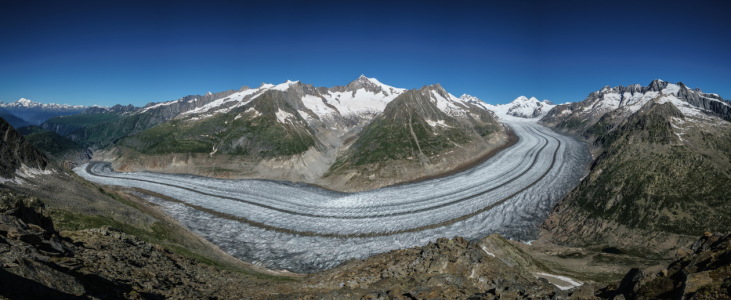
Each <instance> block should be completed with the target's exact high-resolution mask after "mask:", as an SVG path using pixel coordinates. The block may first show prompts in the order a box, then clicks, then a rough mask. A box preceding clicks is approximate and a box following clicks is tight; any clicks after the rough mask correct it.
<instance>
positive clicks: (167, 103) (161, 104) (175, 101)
mask: <svg viewBox="0 0 731 300" xmlns="http://www.w3.org/2000/svg"><path fill="white" fill-rule="evenodd" d="M194 100H198V99H194ZM178 102H180V99H178V100H173V101H168V102H162V103H157V104H155V105H152V106H148V107H145V108H143V109H142V110H141V111H140V113H144V112H147V111H149V110H151V109H155V108H158V107H163V106H168V105H171V104H175V103H178Z"/></svg>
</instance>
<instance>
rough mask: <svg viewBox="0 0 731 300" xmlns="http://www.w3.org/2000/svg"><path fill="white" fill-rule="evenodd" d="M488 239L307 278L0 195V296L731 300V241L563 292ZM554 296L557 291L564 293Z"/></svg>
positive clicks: (533, 265) (401, 253) (718, 239)
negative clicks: (205, 257)
mask: <svg viewBox="0 0 731 300" xmlns="http://www.w3.org/2000/svg"><path fill="white" fill-rule="evenodd" d="M508 243H509V242H508V241H506V240H504V239H503V238H501V237H499V236H497V235H492V236H489V237H487V238H485V239H482V240H479V241H467V240H465V239H463V238H459V237H457V238H454V239H439V240H438V241H436V242H435V243H430V244H428V245H426V246H423V247H417V248H411V249H403V250H396V251H391V252H389V253H385V254H381V255H377V256H374V257H371V258H369V259H366V260H357V261H351V262H348V263H346V264H344V265H342V266H340V267H337V268H335V269H332V270H328V271H325V272H320V273H317V274H312V275H309V276H307V277H301V276H286V277H282V276H270V275H261V274H253V273H243V272H241V271H231V270H227V268H226V267H225V266H220V265H219V266H214V265H209V264H205V263H201V262H199V261H196V260H194V259H192V258H189V257H185V256H182V255H180V254H178V253H174V252H171V251H169V250H168V249H166V248H164V247H162V246H159V245H155V244H150V243H147V242H144V241H142V240H140V239H138V238H137V237H135V236H132V235H129V234H126V233H124V232H121V231H120V230H117V229H114V228H110V227H102V228H95V229H87V230H78V231H64V232H58V231H57V230H56V229H55V228H54V224H53V220H52V219H51V217H49V214H48V213H47V212H46V209H45V207H44V205H43V203H42V202H41V201H40V200H39V199H37V198H34V197H29V196H25V195H23V194H19V193H17V192H12V191H8V190H2V191H0V265H1V266H2V269H0V297H4V298H9V299H39V298H53V299H64V298H75V299H78V298H90V299H95V298H102V299H114V298H124V299H160V298H178V299H180V298H187V299H201V298H203V299H205V298H224V299H230V298H244V299H264V298H285V299H320V298H330V299H445V298H453V299H593V298H608V299H612V298H616V297H620V298H621V297H624V298H626V299H656V298H668V299H675V298H679V297H681V296H683V297H687V298H693V299H731V298H730V297H729V294H731V251H730V250H731V235H729V234H725V235H721V234H710V233H709V234H707V235H706V236H704V237H702V238H701V239H700V240H699V241H697V242H696V243H695V244H694V245H693V247H692V248H691V249H689V250H687V251H685V252H679V255H678V258H677V259H676V260H675V261H674V262H673V263H671V264H670V265H669V266H668V267H667V268H665V269H662V270H659V271H658V270H645V271H640V270H638V269H634V270H632V271H630V273H629V274H628V275H627V276H626V277H625V279H624V280H623V281H622V282H621V283H618V284H613V285H610V286H608V287H604V288H597V287H595V286H593V285H590V284H584V285H582V286H581V287H578V288H574V289H570V290H561V289H559V288H557V287H556V286H555V285H553V284H551V283H554V284H557V283H556V282H555V281H552V282H549V281H548V280H547V279H544V278H539V277H540V276H538V275H540V274H539V273H538V272H536V271H538V270H540V269H541V266H540V262H536V261H533V260H532V259H531V258H530V256H529V255H527V254H526V253H524V252H523V251H521V250H520V249H519V248H515V247H509V246H506V245H507V244H508ZM559 285H560V284H559Z"/></svg>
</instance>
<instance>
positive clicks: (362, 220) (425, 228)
mask: <svg viewBox="0 0 731 300" xmlns="http://www.w3.org/2000/svg"><path fill="white" fill-rule="evenodd" d="M509 125H510V126H511V127H512V128H513V131H514V132H515V133H516V134H517V135H518V136H519V140H518V142H517V143H516V144H515V145H514V146H512V147H510V148H508V149H506V150H504V151H501V152H500V153H498V154H497V155H495V156H493V157H492V158H490V159H489V160H487V161H486V162H484V163H482V164H480V165H478V166H476V167H474V168H472V169H470V170H467V171H464V172H460V173H457V174H454V175H450V176H446V177H442V178H436V179H431V180H427V181H422V182H417V183H411V184H407V185H399V186H393V187H386V188H381V189H377V190H372V191H366V192H361V193H352V194H348V193H337V192H331V191H327V190H323V189H319V188H315V187H312V186H307V185H301V184H292V183H285V182H276V181H266V180H224V179H214V178H205V177H197V176H190V175H173V174H157V173H151V172H130V173H117V172H114V171H112V170H111V168H110V167H109V164H106V163H91V164H89V165H88V166H86V165H84V166H81V167H79V168H77V169H75V170H76V172H77V173H78V174H79V175H81V176H83V177H84V178H87V179H88V180H91V181H94V182H97V183H100V184H109V185H120V186H127V187H138V188H142V189H145V190H150V191H153V192H156V193H160V194H163V195H166V196H169V197H172V198H174V199H177V200H179V201H181V202H182V203H177V202H170V201H166V200H163V199H159V198H154V197H150V196H144V195H143V196H144V197H146V198H147V199H149V200H150V201H152V202H155V203H157V204H159V205H161V206H162V207H163V208H164V209H165V211H166V212H167V213H169V214H170V215H172V216H173V217H175V218H176V219H178V220H179V221H180V222H181V223H182V224H185V225H186V226H187V227H189V228H190V229H191V230H193V231H194V232H196V233H198V234H200V235H201V236H203V237H205V238H207V239H209V240H210V241H212V242H213V243H215V244H217V245H218V246H219V247H221V248H222V249H223V250H224V251H227V252H229V253H230V254H232V255H234V256H236V257H239V258H241V259H243V260H245V261H249V262H254V263H260V264H262V265H265V266H267V267H270V268H275V269H288V270H291V271H297V272H310V271H314V270H320V269H324V268H330V267H333V266H336V265H338V264H340V263H342V262H344V261H346V260H349V259H353V258H363V257H367V256H369V255H373V254H376V253H382V252H386V251H389V250H393V249H399V248H406V247H414V246H419V245H423V244H425V243H427V242H429V241H433V240H435V239H437V238H439V237H453V236H463V237H466V238H471V239H476V238H481V237H484V236H486V235H488V234H490V233H495V232H497V233H501V234H503V235H505V236H507V237H509V238H516V239H521V240H530V239H534V238H535V234H536V228H537V225H538V224H539V223H540V222H541V221H542V220H543V219H544V218H545V217H546V216H547V214H548V213H549V212H550V209H551V208H552V206H553V205H554V204H555V202H556V201H557V200H558V199H560V198H561V197H562V196H563V195H564V194H565V193H566V192H567V191H568V190H569V189H571V188H573V187H574V186H575V185H576V184H577V183H578V181H579V179H580V178H581V177H582V176H583V175H584V174H585V172H586V170H585V165H586V163H587V162H588V159H589V156H588V154H587V153H586V150H585V147H583V146H582V145H581V144H580V143H579V142H577V141H575V140H573V139H571V138H569V137H566V136H563V135H560V134H557V133H555V132H553V131H552V130H550V129H548V128H546V127H543V126H541V125H539V124H536V123H535V122H515V121H510V122H509ZM197 208H201V209H202V210H201V209H197ZM210 212H216V214H219V215H220V214H224V215H225V217H220V216H216V215H214V214H212V213H210Z"/></svg>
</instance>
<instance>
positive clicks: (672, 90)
mask: <svg viewBox="0 0 731 300" xmlns="http://www.w3.org/2000/svg"><path fill="white" fill-rule="evenodd" d="M679 91H680V86H679V85H677V84H672V83H668V86H666V87H665V88H664V89H663V90H662V94H663V95H676V96H677V95H678V92H679Z"/></svg>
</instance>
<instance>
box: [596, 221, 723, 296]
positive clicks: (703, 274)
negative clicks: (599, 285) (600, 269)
mask: <svg viewBox="0 0 731 300" xmlns="http://www.w3.org/2000/svg"><path fill="white" fill-rule="evenodd" d="M599 294H600V295H601V296H603V297H608V298H611V297H617V296H620V295H621V296H624V297H625V299H731V233H726V234H721V233H710V232H707V233H706V234H704V236H702V237H701V238H700V239H699V240H697V241H696V242H695V243H693V245H692V246H691V247H690V249H689V250H683V251H679V252H678V258H677V259H676V260H675V261H673V262H672V263H671V264H670V265H669V266H668V267H667V268H665V269H662V270H660V271H659V272H657V271H654V270H639V269H632V270H631V271H630V272H629V273H627V275H626V276H625V278H624V279H623V280H622V282H621V283H620V284H619V285H618V286H616V288H607V289H605V290H603V291H601V292H600V293H599ZM615 299H616V298H615Z"/></svg>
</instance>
